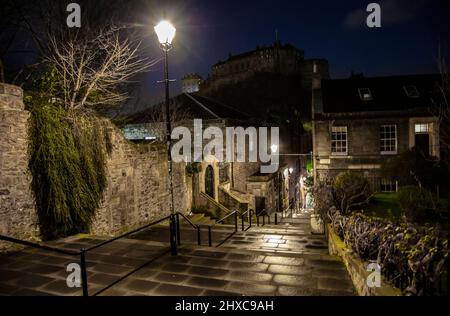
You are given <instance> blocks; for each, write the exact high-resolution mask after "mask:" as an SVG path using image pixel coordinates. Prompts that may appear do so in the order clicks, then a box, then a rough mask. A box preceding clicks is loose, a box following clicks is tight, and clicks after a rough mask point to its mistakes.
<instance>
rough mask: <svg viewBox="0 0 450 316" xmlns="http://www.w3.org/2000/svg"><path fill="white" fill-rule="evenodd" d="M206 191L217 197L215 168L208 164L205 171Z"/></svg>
mask: <svg viewBox="0 0 450 316" xmlns="http://www.w3.org/2000/svg"><path fill="white" fill-rule="evenodd" d="M205 193H206V194H208V195H209V196H210V197H212V198H213V199H214V198H215V189H214V169H213V167H212V166H208V167H207V168H206V171H205Z"/></svg>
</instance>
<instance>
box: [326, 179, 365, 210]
mask: <svg viewBox="0 0 450 316" xmlns="http://www.w3.org/2000/svg"><path fill="white" fill-rule="evenodd" d="M332 193H333V198H334V201H335V204H336V207H337V208H339V209H340V210H342V212H343V213H344V214H347V213H348V212H349V211H350V210H352V209H354V208H355V207H358V206H362V205H365V204H367V203H368V201H369V199H370V197H371V196H372V195H373V192H372V191H371V189H370V184H369V181H367V179H366V178H364V176H363V175H361V174H360V173H358V172H354V171H346V172H342V173H340V174H339V175H338V176H337V177H336V178H335V179H334V181H333V183H332Z"/></svg>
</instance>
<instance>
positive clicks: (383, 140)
mask: <svg viewBox="0 0 450 316" xmlns="http://www.w3.org/2000/svg"><path fill="white" fill-rule="evenodd" d="M387 127H389V128H391V127H394V133H395V134H394V135H395V137H394V141H395V143H394V144H395V145H394V146H395V149H394V150H383V149H386V143H387V142H390V141H392V137H391V138H387V137H386V136H385V137H384V138H383V137H382V136H383V133H384V134H385V135H386V134H387V133H389V134H391V133H392V131H386V130H383V128H387ZM379 132H380V133H379V140H380V154H381V155H396V154H397V153H398V128H397V124H383V125H380V130H379ZM383 146H385V148H383Z"/></svg>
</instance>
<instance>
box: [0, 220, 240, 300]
mask: <svg viewBox="0 0 450 316" xmlns="http://www.w3.org/2000/svg"><path fill="white" fill-rule="evenodd" d="M180 216H182V217H183V218H184V219H185V220H186V221H187V222H188V223H189V224H190V225H191V226H192V227H193V228H195V229H196V230H197V232H198V244H199V245H200V227H199V226H198V225H195V224H193V223H192V222H191V221H190V220H189V219H188V218H187V217H186V216H185V215H184V214H182V213H175V214H173V215H169V216H166V217H164V218H161V219H159V220H157V221H154V222H152V223H150V224H147V225H145V226H142V227H140V228H137V229H135V230H132V231H130V232H127V233H125V234H122V235H120V236H117V237H114V238H112V239H109V240H106V241H104V242H101V243H99V244H97V245H94V246H92V247H89V248H87V249H80V250H79V251H70V250H65V249H59V248H55V247H50V246H46V245H41V244H38V243H33V242H30V241H25V240H20V239H16V238H12V237H8V236H3V235H0V240H4V241H7V242H11V243H15V244H20V245H23V246H27V247H31V248H36V249H42V250H46V251H50V252H55V253H59V254H63V255H68V256H74V257H77V256H79V257H80V268H81V287H82V293H83V296H89V290H88V276H87V267H86V254H87V253H88V252H91V251H93V250H95V249H98V248H100V247H102V246H105V245H107V244H110V243H112V242H114V241H117V240H119V239H122V238H125V237H128V236H130V235H133V234H136V233H138V232H141V231H143V230H145V229H148V228H150V227H152V226H155V225H158V224H160V223H162V222H164V221H167V220H169V237H170V252H171V254H172V255H174V256H175V255H177V244H178V245H181V232H180V220H179V218H180ZM236 227H237V226H236ZM168 252H169V249H166V250H165V251H163V252H161V253H159V254H157V255H156V257H154V258H152V259H151V260H150V261H148V262H146V263H145V264H142V265H140V266H139V267H138V268H136V269H134V270H133V271H131V272H129V273H128V274H126V275H125V276H123V277H121V278H120V279H118V280H117V281H115V282H113V283H112V284H110V285H108V286H106V287H105V288H103V289H101V290H99V291H97V292H96V293H95V294H93V296H96V295H98V294H100V293H102V292H104V291H106V290H107V289H109V288H111V287H112V286H114V285H115V284H117V283H119V282H120V281H122V280H124V279H125V278H127V277H128V276H130V275H132V274H133V273H135V272H136V271H139V270H140V269H142V268H143V267H145V266H146V265H148V264H149V263H151V262H153V261H154V260H156V259H158V258H160V257H161V256H163V255H165V254H167V253H168Z"/></svg>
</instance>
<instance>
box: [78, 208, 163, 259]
mask: <svg viewBox="0 0 450 316" xmlns="http://www.w3.org/2000/svg"><path fill="white" fill-rule="evenodd" d="M170 217H171V216H170V215H169V216H166V217H164V218H162V219H159V220H157V221H155V222H152V223H150V224H147V225H145V226H142V227H140V228H137V229H135V230H133V231H131V232H128V233H125V234H123V235H120V236H118V237H115V238H112V239H110V240H106V241H104V242H102V243H100V244H97V245H94V246H92V247H89V248H87V249H85V251H86V252H87V251H91V250H94V249H97V248H100V247H102V246H104V245H107V244H110V243H112V242H114V241H116V240H118V239H122V238H124V237H127V236H130V235H133V234H135V233H137V232H140V231H142V230H144V229H147V228H149V227H152V226H155V225H158V224H160V223H162V222H164V221H167V220H169V219H170Z"/></svg>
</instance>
